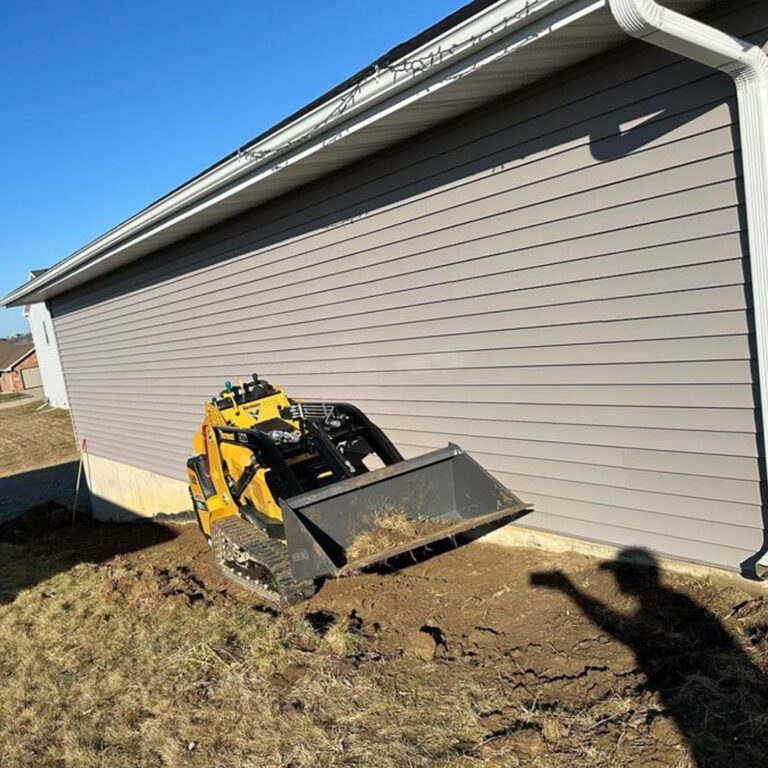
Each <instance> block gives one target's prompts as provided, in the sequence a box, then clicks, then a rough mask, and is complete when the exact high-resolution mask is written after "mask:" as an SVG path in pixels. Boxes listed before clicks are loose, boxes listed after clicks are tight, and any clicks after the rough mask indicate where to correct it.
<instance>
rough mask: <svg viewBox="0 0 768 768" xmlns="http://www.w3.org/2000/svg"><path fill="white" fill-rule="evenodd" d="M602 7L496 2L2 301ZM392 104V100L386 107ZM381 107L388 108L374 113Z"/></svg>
mask: <svg viewBox="0 0 768 768" xmlns="http://www.w3.org/2000/svg"><path fill="white" fill-rule="evenodd" d="M604 1H605V0H499V2H497V3H494V4H492V5H490V6H488V7H487V8H484V9H482V10H481V11H479V12H478V13H477V14H475V15H474V16H471V17H470V18H468V19H465V20H464V21H462V22H461V23H460V24H458V25H456V26H455V27H451V28H450V29H448V30H446V31H445V32H442V33H441V34H439V35H438V36H436V37H434V38H432V39H431V40H429V41H427V42H426V43H424V44H423V45H421V46H420V47H418V48H416V49H415V50H413V51H410V52H409V53H407V54H406V55H405V56H403V57H402V58H400V59H398V60H396V61H393V62H391V63H390V64H388V65H386V66H385V67H382V68H381V69H379V70H377V71H375V72H374V73H373V74H371V75H369V76H367V77H366V78H364V79H363V80H361V81H360V82H358V83H355V84H354V85H352V86H351V87H350V88H348V89H346V90H345V91H343V92H342V93H340V94H337V95H336V96H334V97H332V98H331V99H329V100H328V101H326V102H323V103H322V104H320V105H318V106H317V107H315V108H314V109H312V110H311V111H309V112H307V113H306V114H303V115H300V116H299V117H298V118H297V119H296V120H294V121H292V122H291V123H289V124H288V125H285V126H283V127H282V128H279V129H278V130H276V131H274V132H272V133H270V134H269V135H267V136H265V137H264V138H263V139H262V140H261V141H258V142H257V143H255V144H253V145H251V146H249V147H247V148H246V149H244V150H243V151H241V152H238V153H237V155H235V156H234V157H231V158H229V159H228V160H224V161H222V162H220V163H218V164H216V165H215V166H213V167H212V168H211V169H210V170H208V171H207V172H205V173H203V174H201V175H200V176H199V177H197V178H195V179H193V180H192V181H190V182H188V183H187V184H185V185H184V186H182V187H181V188H179V189H178V190H176V191H175V192H172V193H170V194H169V195H166V196H165V197H163V198H161V199H160V200H158V201H157V202H155V203H153V204H152V205H150V206H148V207H147V208H145V209H144V210H142V211H140V212H139V213H137V214H136V215H135V216H133V217H131V218H130V219H127V220H126V221H125V222H123V223H122V224H120V225H118V226H117V227H115V228H114V229H111V230H110V231H108V232H106V233H105V234H104V235H102V236H101V237H99V238H97V239H96V240H94V241H92V242H91V243H89V244H87V245H86V246H84V247H83V248H81V249H80V250H79V251H76V252H75V253H73V254H72V255H71V256H69V257H67V258H66V259H64V260H63V261H60V262H59V263H58V264H55V265H54V266H53V267H51V268H50V269H49V270H47V271H46V272H45V273H44V274H43V275H41V276H39V277H37V278H35V279H33V280H31V281H29V282H28V283H26V284H25V285H23V286H21V287H20V288H18V289H16V290H15V291H13V292H12V293H10V294H9V295H8V296H6V297H5V298H4V299H3V301H2V303H3V304H4V305H6V306H9V305H13V304H19V303H21V302H22V300H23V299H24V298H25V297H26V296H27V295H32V296H33V298H34V300H39V298H40V297H38V296H36V294H37V292H38V291H39V290H41V289H43V288H46V287H49V286H53V285H56V284H57V283H59V282H60V281H61V280H62V279H63V278H65V277H68V276H70V275H72V274H73V272H77V271H81V270H82V269H85V268H88V267H90V266H91V265H92V264H94V263H95V262H96V261H102V260H104V259H105V258H110V257H111V256H113V255H115V254H116V253H117V252H119V251H122V250H124V249H125V248H127V247H129V246H131V245H135V244H137V243H138V242H139V241H142V240H146V239H147V238H149V237H151V236H153V235H154V234H158V233H160V232H162V231H164V230H167V229H168V228H169V227H170V226H174V225H175V224H178V223H179V222H181V221H183V220H185V219H188V218H189V217H190V216H194V215H195V214H197V213H200V212H202V211H204V210H206V209H209V208H210V207H211V206H212V205H215V204H216V203H219V202H222V201H223V200H225V199H226V198H229V197H231V196H232V195H234V194H237V193H239V192H242V191H243V190H244V189H245V188H246V187H250V186H252V185H253V184H254V183H257V182H259V181H261V180H262V179H264V178H266V177H267V176H269V175H271V174H272V173H274V172H275V171H279V170H282V169H283V168H286V167H287V166H288V165H292V164H294V163H295V162H297V161H299V160H302V159H304V158H305V157H307V156H309V155H310V154H313V153H314V152H315V151H317V150H318V149H321V148H322V147H324V146H328V145H329V144H331V143H333V142H335V141H337V140H338V139H339V138H343V137H344V136H346V135H349V133H351V132H353V131H355V130H359V129H360V128H361V127H364V126H365V125H367V124H369V123H370V122H371V121H372V118H371V112H373V111H377V115H376V117H377V118H378V117H381V116H383V115H385V114H387V113H389V112H392V111H394V110H395V109H398V108H400V107H402V106H404V105H406V104H408V103H410V102H412V101H414V100H415V99H418V98H420V97H421V96H424V95H426V94H428V93H431V92H433V91H434V90H436V89H438V88H440V87H442V86H444V85H446V84H449V83H450V82H453V81H454V80H456V79H458V78H460V77H462V76H463V75H465V74H468V73H471V72H472V71H474V70H476V69H477V68H479V67H482V66H485V65H486V64H488V63H491V62H492V61H494V60H496V59H497V58H498V57H499V56H502V55H505V54H506V53H508V52H509V51H510V50H513V49H514V47H515V45H514V43H515V41H514V39H513V40H512V41H511V43H507V44H504V42H503V41H504V40H507V39H508V36H509V35H510V34H511V33H513V32H514V31H515V30H517V29H518V28H521V27H527V26H528V25H530V23H531V22H532V21H533V20H534V19H537V18H540V17H544V16H546V17H547V24H542V25H541V28H540V29H538V30H532V32H531V34H532V37H533V38H535V37H537V36H539V35H541V34H546V33H547V32H550V31H552V30H553V29H556V28H557V27H559V26H562V22H561V20H560V19H558V18H557V16H556V15H555V16H552V15H551V14H552V13H553V11H557V10H558V9H560V8H563V9H564V11H563V13H562V17H563V19H568V20H570V19H572V18H573V17H576V18H578V17H579V16H581V15H583V14H584V13H586V12H588V11H591V10H594V9H595V8H596V7H599V6H602V5H603V3H604ZM566 6H568V10H566V9H565V7H566ZM517 42H518V44H519V42H520V41H519V40H518V41H517ZM494 43H496V44H495V45H494ZM417 84H418V85H417ZM394 98H397V102H396V103H395V104H391V100H392V99H394ZM384 102H386V103H387V106H386V107H385V108H384V109H382V110H381V112H378V110H379V107H380V106H381V105H383V103H384Z"/></svg>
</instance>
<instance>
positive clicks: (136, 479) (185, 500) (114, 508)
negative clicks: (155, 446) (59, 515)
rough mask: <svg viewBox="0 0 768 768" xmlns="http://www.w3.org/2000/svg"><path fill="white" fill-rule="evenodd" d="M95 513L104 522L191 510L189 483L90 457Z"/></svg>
mask: <svg viewBox="0 0 768 768" xmlns="http://www.w3.org/2000/svg"><path fill="white" fill-rule="evenodd" d="M85 472H86V477H87V478H88V487H89V488H90V489H91V498H92V506H93V514H94V515H95V516H96V517H98V518H99V519H101V520H129V519H135V518H136V517H155V516H156V515H160V514H175V513H177V512H184V511H187V510H190V509H192V504H191V501H190V498H189V490H188V488H187V484H186V483H184V482H182V481H180V480H174V479H172V478H170V477H165V476H164V475H158V474H157V473H155V472H148V471H147V470H146V469H139V468H138V467H133V466H131V465H130V464H124V463H123V462H121V461H115V460H114V459H105V458H104V457H103V456H93V455H91V454H87V455H86V457H85Z"/></svg>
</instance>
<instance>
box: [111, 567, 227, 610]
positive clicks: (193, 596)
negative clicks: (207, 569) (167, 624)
mask: <svg viewBox="0 0 768 768" xmlns="http://www.w3.org/2000/svg"><path fill="white" fill-rule="evenodd" d="M99 597H100V598H101V599H102V600H104V601H110V602H117V603H125V604H128V605H130V606H133V607H137V608H145V609H151V608H153V607H155V606H157V604H158V603H162V602H165V601H166V599H170V600H171V601H172V602H174V603H175V604H177V605H179V606H187V607H188V606H192V605H196V604H198V603H200V604H203V605H213V604H215V603H219V602H222V601H225V600H226V592H225V591H223V590H211V589H209V588H208V587H207V586H206V585H205V583H204V582H203V581H202V580H201V579H200V578H198V577H197V576H196V575H195V574H194V573H193V572H192V570H191V569H190V568H189V567H188V566H185V565H178V566H170V567H159V566H157V565H146V566H137V565H134V564H132V563H131V562H129V561H125V562H121V561H120V560H118V561H117V562H116V563H113V564H110V566H109V567H108V575H107V578H106V579H105V580H104V583H103V584H102V587H101V590H100V592H99Z"/></svg>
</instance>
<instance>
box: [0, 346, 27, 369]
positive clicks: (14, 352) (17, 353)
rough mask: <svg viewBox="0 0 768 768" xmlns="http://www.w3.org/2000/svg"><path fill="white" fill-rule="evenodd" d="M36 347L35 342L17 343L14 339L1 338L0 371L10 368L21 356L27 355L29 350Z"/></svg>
mask: <svg viewBox="0 0 768 768" xmlns="http://www.w3.org/2000/svg"><path fill="white" fill-rule="evenodd" d="M34 348H35V345H34V344H30V343H29V342H28V341H25V342H23V343H21V344H16V343H14V342H12V341H6V340H5V339H0V371H5V370H7V369H8V368H10V366H11V365H13V364H14V363H15V362H16V361H17V360H18V359H19V358H20V357H26V355H27V353H28V352H31V351H32V350H33V349H34Z"/></svg>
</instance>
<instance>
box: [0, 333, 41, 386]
mask: <svg viewBox="0 0 768 768" xmlns="http://www.w3.org/2000/svg"><path fill="white" fill-rule="evenodd" d="M39 386H41V384H40V369H39V368H38V365H37V354H36V353H35V347H34V346H33V345H32V344H13V343H10V342H7V341H0V392H6V393H7V392H24V391H25V390H27V389H36V388H38V387H39Z"/></svg>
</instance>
